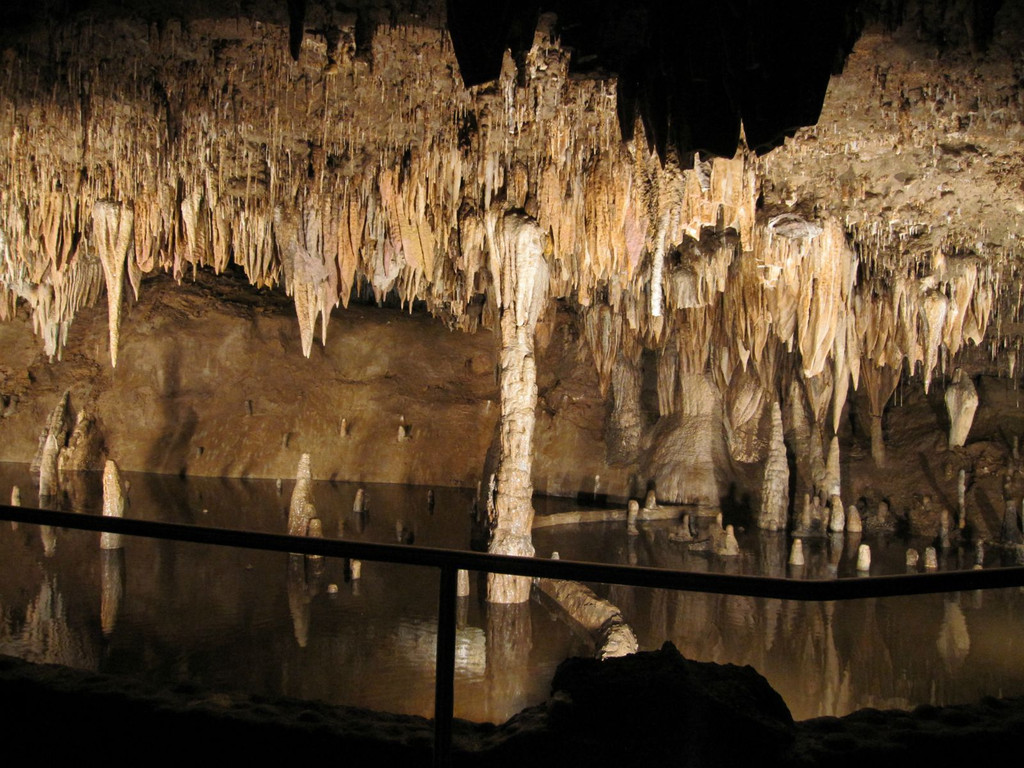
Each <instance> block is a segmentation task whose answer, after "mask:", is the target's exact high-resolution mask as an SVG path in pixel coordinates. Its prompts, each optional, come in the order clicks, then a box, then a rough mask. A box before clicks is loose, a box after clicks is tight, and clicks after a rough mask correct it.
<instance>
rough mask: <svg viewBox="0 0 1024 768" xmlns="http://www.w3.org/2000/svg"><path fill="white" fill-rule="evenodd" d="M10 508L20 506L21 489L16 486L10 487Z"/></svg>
mask: <svg viewBox="0 0 1024 768" xmlns="http://www.w3.org/2000/svg"><path fill="white" fill-rule="evenodd" d="M11 506H12V507H20V506H21V488H19V487H18V486H16V485H15V486H12V487H11Z"/></svg>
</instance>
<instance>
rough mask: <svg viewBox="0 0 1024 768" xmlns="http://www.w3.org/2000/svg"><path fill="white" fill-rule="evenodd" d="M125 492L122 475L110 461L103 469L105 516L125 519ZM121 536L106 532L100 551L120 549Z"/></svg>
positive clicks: (101, 536)
mask: <svg viewBox="0 0 1024 768" xmlns="http://www.w3.org/2000/svg"><path fill="white" fill-rule="evenodd" d="M124 501H125V500H124V491H123V489H122V485H121V473H120V472H118V470H117V464H115V463H114V462H113V461H111V460H110V459H108V460H107V463H106V464H105V465H104V467H103V516H104V517H124ZM121 546H122V544H121V535H120V534H118V533H108V532H107V531H104V532H103V533H101V534H100V549H120V548H121Z"/></svg>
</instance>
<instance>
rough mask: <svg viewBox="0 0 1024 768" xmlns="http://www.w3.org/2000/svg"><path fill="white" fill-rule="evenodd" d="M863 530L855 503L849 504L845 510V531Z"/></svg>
mask: <svg viewBox="0 0 1024 768" xmlns="http://www.w3.org/2000/svg"><path fill="white" fill-rule="evenodd" d="M863 530H864V527H863V523H862V521H861V519H860V510H859V509H857V507H856V505H854V504H851V505H850V506H849V507H848V508H847V510H846V532H847V533H860V532H861V531H863Z"/></svg>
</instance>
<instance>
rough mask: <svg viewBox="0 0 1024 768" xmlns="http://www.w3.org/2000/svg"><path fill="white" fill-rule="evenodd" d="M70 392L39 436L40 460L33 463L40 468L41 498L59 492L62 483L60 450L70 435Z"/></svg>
mask: <svg viewBox="0 0 1024 768" xmlns="http://www.w3.org/2000/svg"><path fill="white" fill-rule="evenodd" d="M69 394H70V393H68V392H65V393H64V394H63V396H62V397H61V399H60V402H58V403H57V405H56V406H54V408H53V410H52V411H51V412H50V418H49V419H48V420H47V422H46V427H45V429H44V430H43V432H42V434H41V435H40V437H39V451H38V453H37V457H38V461H34V462H33V465H35V466H38V469H39V496H40V498H41V499H48V498H50V497H51V496H54V495H55V494H56V493H57V490H58V488H59V485H60V478H59V476H58V467H57V463H58V460H59V458H60V451H61V449H62V448H63V447H64V445H65V443H66V442H67V436H68V423H67V412H68V397H69Z"/></svg>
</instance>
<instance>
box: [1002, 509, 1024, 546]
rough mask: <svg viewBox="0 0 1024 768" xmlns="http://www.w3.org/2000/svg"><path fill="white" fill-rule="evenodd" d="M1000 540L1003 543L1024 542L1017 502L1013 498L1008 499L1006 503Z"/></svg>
mask: <svg viewBox="0 0 1024 768" xmlns="http://www.w3.org/2000/svg"><path fill="white" fill-rule="evenodd" d="M999 541H1000V542H1002V543H1003V544H1022V543H1024V534H1022V532H1021V528H1020V522H1019V518H1018V515H1017V504H1016V503H1015V502H1014V501H1013V500H1012V499H1008V500H1007V501H1006V503H1005V509H1004V511H1003V524H1002V526H1001V527H1000V531H999Z"/></svg>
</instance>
